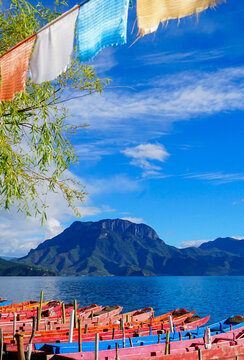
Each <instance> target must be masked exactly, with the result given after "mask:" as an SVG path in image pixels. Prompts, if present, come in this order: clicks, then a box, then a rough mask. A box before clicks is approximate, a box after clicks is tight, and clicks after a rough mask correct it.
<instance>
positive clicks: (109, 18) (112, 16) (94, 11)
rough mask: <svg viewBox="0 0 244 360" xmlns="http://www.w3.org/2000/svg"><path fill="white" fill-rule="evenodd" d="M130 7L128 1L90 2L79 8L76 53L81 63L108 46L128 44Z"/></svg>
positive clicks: (102, 0)
mask: <svg viewBox="0 0 244 360" xmlns="http://www.w3.org/2000/svg"><path fill="white" fill-rule="evenodd" d="M128 6H129V0H89V1H88V2H87V3H85V4H84V5H82V6H81V7H80V10H79V15H78V22H77V50H78V58H79V60H80V61H81V62H86V61H89V60H91V59H92V58H93V57H94V56H96V54H97V53H98V52H99V51H101V50H102V49H103V48H105V47H107V46H114V45H123V44H125V43H126V41H127V18H128Z"/></svg>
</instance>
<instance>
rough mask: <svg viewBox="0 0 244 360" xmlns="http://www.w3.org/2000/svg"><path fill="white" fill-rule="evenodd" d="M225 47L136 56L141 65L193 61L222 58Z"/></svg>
mask: <svg viewBox="0 0 244 360" xmlns="http://www.w3.org/2000/svg"><path fill="white" fill-rule="evenodd" d="M226 50H227V49H217V50H216V49H212V50H198V51H188V52H179V53H176V52H163V51H162V52H157V53H154V54H149V55H144V56H142V57H138V59H137V61H141V62H142V63H143V65H162V64H172V63H193V62H202V61H208V60H214V59H218V58H222V57H223V56H224V55H225V54H226Z"/></svg>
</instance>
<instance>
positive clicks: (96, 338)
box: [95, 333, 99, 360]
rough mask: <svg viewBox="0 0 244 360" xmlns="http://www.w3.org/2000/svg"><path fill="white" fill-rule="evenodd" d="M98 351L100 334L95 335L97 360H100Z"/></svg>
mask: <svg viewBox="0 0 244 360" xmlns="http://www.w3.org/2000/svg"><path fill="white" fill-rule="evenodd" d="M98 351H99V334H98V333H96V334H95V360H98Z"/></svg>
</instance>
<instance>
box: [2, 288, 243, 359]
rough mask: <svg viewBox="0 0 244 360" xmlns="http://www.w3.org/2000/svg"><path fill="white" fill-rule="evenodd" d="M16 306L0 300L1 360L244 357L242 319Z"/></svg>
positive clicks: (93, 307)
mask: <svg viewBox="0 0 244 360" xmlns="http://www.w3.org/2000/svg"><path fill="white" fill-rule="evenodd" d="M42 299H43V294H41V299H40V302H37V301H34V300H31V301H26V302H22V303H18V304H13V303H12V302H11V301H7V300H5V299H1V298H0V329H1V331H0V343H1V344H0V358H1V359H2V357H6V358H8V359H9V358H13V357H16V354H17V353H18V359H19V360H25V359H26V360H30V359H31V358H33V359H34V358H40V359H42V358H43V359H47V358H48V359H50V358H52V359H53V360H79V359H82V360H93V359H96V360H98V359H99V360H119V359H120V360H137V359H138V360H139V359H155V360H156V359H169V360H178V359H189V360H197V359H200V360H203V359H225V358H227V357H228V359H236V358H238V356H239V357H241V356H244V317H243V316H241V315H236V316H231V317H229V318H227V319H224V320H222V321H220V322H218V323H215V324H212V325H208V322H209V319H210V316H207V317H204V318H201V317H199V316H197V315H196V314H195V311H190V312H189V311H187V310H185V309H175V310H173V311H170V312H168V313H166V314H163V315H159V316H155V314H154V310H153V309H152V308H150V307H147V308H145V309H143V310H135V311H130V312H127V313H123V312H122V310H123V308H122V307H121V306H105V307H103V306H99V305H96V304H92V305H89V306H86V307H81V306H79V304H77V302H76V301H74V302H73V303H63V302H61V301H53V300H52V301H48V302H43V301H42Z"/></svg>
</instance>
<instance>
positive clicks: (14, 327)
mask: <svg viewBox="0 0 244 360" xmlns="http://www.w3.org/2000/svg"><path fill="white" fill-rule="evenodd" d="M16 317H17V314H16V312H14V322H13V339H15V334H16Z"/></svg>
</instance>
